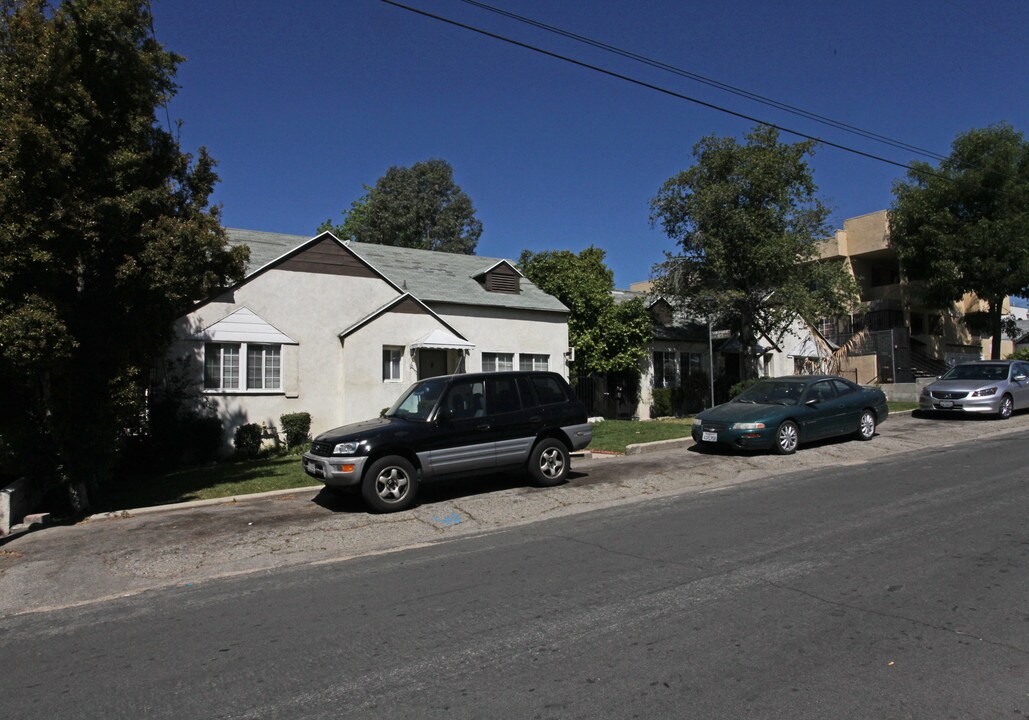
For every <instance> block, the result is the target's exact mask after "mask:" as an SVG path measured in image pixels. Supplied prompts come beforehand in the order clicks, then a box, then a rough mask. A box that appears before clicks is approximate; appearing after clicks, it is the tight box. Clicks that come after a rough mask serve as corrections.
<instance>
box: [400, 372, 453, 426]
mask: <svg viewBox="0 0 1029 720" xmlns="http://www.w3.org/2000/svg"><path fill="white" fill-rule="evenodd" d="M446 385H447V381H446V380H444V379H442V378H440V379H436V378H433V379H431V380H424V381H422V382H420V383H415V384H414V385H412V386H411V387H409V388H408V389H407V392H405V393H404V394H403V395H401V396H400V398H399V399H398V400H397V401H396V402H395V403H393V407H391V408H390V409H389V410H387V411H386V417H397V418H403V419H405V420H419V421H421V422H425V421H426V420H427V419H428V418H429V413H431V412H432V408H434V407H435V406H436V401H437V400H439V396H440V393H442V392H443V388H444V387H446Z"/></svg>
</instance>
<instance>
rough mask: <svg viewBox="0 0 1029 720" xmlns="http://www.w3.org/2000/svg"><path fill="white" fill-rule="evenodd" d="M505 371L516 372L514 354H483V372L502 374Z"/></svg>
mask: <svg viewBox="0 0 1029 720" xmlns="http://www.w3.org/2000/svg"><path fill="white" fill-rule="evenodd" d="M503 370H514V353H488V352H484V353H483V354H482V371H483V372H501V371H503Z"/></svg>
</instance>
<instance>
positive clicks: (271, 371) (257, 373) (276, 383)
mask: <svg viewBox="0 0 1029 720" xmlns="http://www.w3.org/2000/svg"><path fill="white" fill-rule="evenodd" d="M281 347H282V346H280V345H247V390H278V389H279V388H280V387H282V349H281Z"/></svg>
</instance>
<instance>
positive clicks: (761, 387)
mask: <svg viewBox="0 0 1029 720" xmlns="http://www.w3.org/2000/svg"><path fill="white" fill-rule="evenodd" d="M805 387H807V383H803V382H790V381H788V380H763V381H762V382H759V383H758V384H757V385H753V386H751V387H749V388H747V389H746V390H745V391H744V392H742V393H740V394H739V395H738V396H737V397H736V398H734V399H733V402H742V403H759V404H762V405H796V404H797V401H798V400H800V396H801V395H803V394H804V388H805Z"/></svg>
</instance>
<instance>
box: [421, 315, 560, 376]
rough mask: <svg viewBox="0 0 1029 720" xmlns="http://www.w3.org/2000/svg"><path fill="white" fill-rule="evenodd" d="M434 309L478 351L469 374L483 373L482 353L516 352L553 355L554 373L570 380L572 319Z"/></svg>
mask: <svg viewBox="0 0 1029 720" xmlns="http://www.w3.org/2000/svg"><path fill="white" fill-rule="evenodd" d="M431 307H432V309H433V310H434V311H435V312H436V313H437V314H438V315H439V316H440V317H441V318H443V319H444V320H445V321H446V322H447V323H449V324H450V325H451V326H452V327H453V328H454V329H455V330H457V331H458V332H460V333H461V334H462V335H464V336H465V337H466V338H468V340H469V341H471V342H473V343H475V349H474V350H472V352H471V354H470V355H469V356H468V366H467V368H466V370H467V372H480V371H481V370H482V354H483V353H484V352H487V353H514V355H515V369H516V370H517V369H518V365H517V363H518V354H519V353H531V354H536V355H549V356H550V367H549V368H548V369H549V370H550V371H551V372H556V373H558V374H559V375H561V376H563V377H564V378H565V379H567V378H568V362H567V361H566V359H565V351H566V350H567V349H568V316H567V315H566V314H564V313H555V312H531V311H529V310H515V309H510V308H485V307H466V306H460V305H443V304H433V305H432V306H431Z"/></svg>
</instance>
